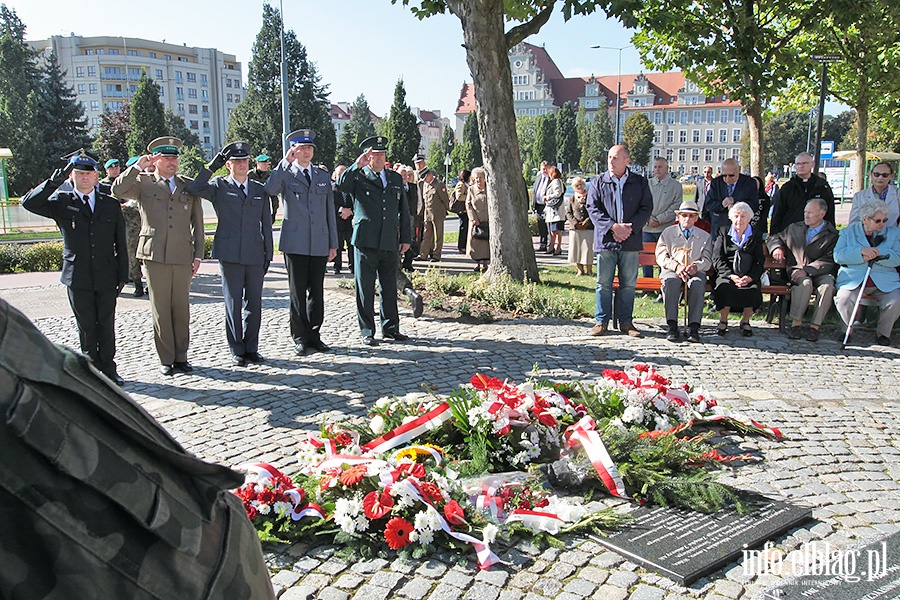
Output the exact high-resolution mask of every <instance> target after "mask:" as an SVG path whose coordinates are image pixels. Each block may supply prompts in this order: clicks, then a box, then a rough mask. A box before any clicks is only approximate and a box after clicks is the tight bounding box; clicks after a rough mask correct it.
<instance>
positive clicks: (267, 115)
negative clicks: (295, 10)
mask: <svg viewBox="0 0 900 600" xmlns="http://www.w3.org/2000/svg"><path fill="white" fill-rule="evenodd" d="M281 29H282V20H281V13H280V11H278V10H277V9H275V8H273V7H272V6H271V5H269V4H267V3H264V4H263V19H262V27H261V28H260V30H259V33H257V35H256V40H255V41H254V43H253V55H252V56H253V57H252V58H251V59H250V66H249V70H248V74H247V93H246V94H245V95H244V99H243V100H242V101H241V103H240V104H239V105H238V106H237V107H236V108H235V109H234V110H233V111H232V113H231V119H230V120H229V124H228V134H227V136H226V139H228V140H229V141H235V140H245V141H247V142H249V143H250V146H251V147H252V148H253V149H254V150H255V151H262V150H263V149H265V150H267V151H268V152H269V153H270V154H274V155H281V153H282V148H283V143H282V142H283V140H282V133H283V132H282V111H281V80H282V77H281ZM284 53H285V58H286V63H287V82H288V86H287V87H288V106H289V107H290V109H289V125H290V127H289V128H290V130H295V129H301V128H310V129H313V130H315V132H316V158H315V160H316V162H323V163H325V164H326V166H328V167H329V168H331V166H332V162H333V159H334V154H335V146H336V139H335V133H334V126H333V125H332V124H331V116H330V113H329V109H330V108H331V105H330V103H329V101H328V89H327V86H326V85H324V84H322V83H321V78H320V76H319V74H318V72H317V71H316V66H315V64H314V63H313V62H312V61H310V60H309V58H308V57H307V54H306V48H305V47H304V46H303V44H301V43H300V42H299V41H298V40H297V35H296V33H294V31H293V30H292V29H290V30H287V31H285V32H284ZM354 158H355V157H354Z"/></svg>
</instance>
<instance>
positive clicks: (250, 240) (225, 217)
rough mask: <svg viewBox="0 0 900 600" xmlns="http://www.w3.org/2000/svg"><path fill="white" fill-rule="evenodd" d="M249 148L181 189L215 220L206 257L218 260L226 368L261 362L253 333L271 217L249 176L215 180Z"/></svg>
mask: <svg viewBox="0 0 900 600" xmlns="http://www.w3.org/2000/svg"><path fill="white" fill-rule="evenodd" d="M249 159H250V144H248V143H247V142H233V143H231V144H228V145H227V146H225V148H223V149H222V151H221V152H220V153H219V154H218V155H217V156H216V157H215V158H214V159H213V161H212V162H211V163H210V164H209V165H208V166H206V167H203V168H202V169H200V172H199V173H198V174H197V178H196V179H194V180H193V181H192V182H190V183H189V184H188V186H187V190H188V192H190V193H192V194H194V195H197V196H200V197H201V198H206V199H207V200H209V201H210V202H211V203H212V205H213V208H214V209H215V210H216V215H217V216H218V224H217V225H216V235H215V237H214V238H213V245H212V257H213V258H215V259H218V261H219V268H220V270H221V273H222V296H223V297H224V299H225V337H226V339H227V340H228V348H229V349H230V350H231V357H232V360H231V361H232V364H234V365H236V366H244V365H245V364H246V362H248V361H249V362H262V361H263V360H264V359H263V357H262V356H261V355H260V354H259V329H260V325H261V323H262V289H263V278H264V277H265V275H266V271H267V270H268V268H269V263H270V262H272V217H271V213H270V208H269V199H268V195H267V194H266V190H265V188H263V186H262V185H261V184H260V183H259V182H257V181H253V180H252V179H250V178H249V177H248V178H247V179H246V180H245V181H243V182H240V181H237V180H236V179H235V178H234V177H232V176H230V175H229V176H228V177H215V178H214V179H213V180H212V181H210V177H212V174H213V172H214V171H217V170H219V169H220V168H221V165H222V164H224V163H225V161H227V160H249Z"/></svg>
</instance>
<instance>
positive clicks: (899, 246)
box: [834, 200, 900, 346]
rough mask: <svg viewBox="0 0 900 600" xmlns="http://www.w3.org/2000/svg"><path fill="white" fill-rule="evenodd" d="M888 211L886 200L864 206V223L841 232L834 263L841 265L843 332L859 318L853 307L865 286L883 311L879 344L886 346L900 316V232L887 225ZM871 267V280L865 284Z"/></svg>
mask: <svg viewBox="0 0 900 600" xmlns="http://www.w3.org/2000/svg"><path fill="white" fill-rule="evenodd" d="M888 210H889V209H888V205H887V204H886V203H885V202H884V201H883V200H875V201H873V202H871V203H869V204H865V205H863V206H862V207H861V208H860V209H859V217H860V220H859V221H857V222H856V223H851V224H850V225H848V226H847V227H845V228H844V229H843V230H841V234H840V236H839V237H838V241H837V245H836V246H835V247H834V262H836V263H838V264H839V265H841V268H840V269H839V270H838V277H837V295H836V296H835V299H834V304H835V306H836V307H837V310H838V313H839V314H840V315H841V321H843V330H844V331H846V330H847V327H848V326H849V325H850V323H852V321H853V318H854V317H855V315H853V314H852V313H853V307H854V306H855V305H856V299H857V297H859V294H860V286H863V285H865V290H864V293H866V294H868V295H870V296H874V297H875V299H876V300H877V301H878V306H879V307H880V309H881V314H880V315H879V317H878V327H877V329H876V335H875V342H876V343H878V344H880V345H882V346H890V344H891V329H893V327H894V322H895V321H896V320H897V317H900V275H898V274H897V268H896V267H897V266H898V265H900V229H898V228H897V227H894V226H892V225H888V224H887V221H888ZM880 257H881V258H880ZM870 264H871V266H872V270H871V272H870V273H869V278H868V279H867V280H866V281H863V279H864V278H865V276H866V270H867V269H868V267H869V265H870Z"/></svg>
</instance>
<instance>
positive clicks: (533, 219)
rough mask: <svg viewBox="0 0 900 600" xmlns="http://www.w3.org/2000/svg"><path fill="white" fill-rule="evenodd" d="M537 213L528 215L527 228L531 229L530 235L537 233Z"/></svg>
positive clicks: (533, 235)
mask: <svg viewBox="0 0 900 600" xmlns="http://www.w3.org/2000/svg"><path fill="white" fill-rule="evenodd" d="M537 223H538V221H537V215H528V230H529V231H531V237H537V235H538V224H537Z"/></svg>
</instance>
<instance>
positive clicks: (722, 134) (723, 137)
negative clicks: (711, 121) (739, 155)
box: [719, 129, 728, 144]
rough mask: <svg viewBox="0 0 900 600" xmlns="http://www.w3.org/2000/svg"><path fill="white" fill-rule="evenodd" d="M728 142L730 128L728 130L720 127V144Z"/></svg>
mask: <svg viewBox="0 0 900 600" xmlns="http://www.w3.org/2000/svg"><path fill="white" fill-rule="evenodd" d="M727 142H728V130H727V129H720V130H719V143H720V144H725V143H727Z"/></svg>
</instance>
